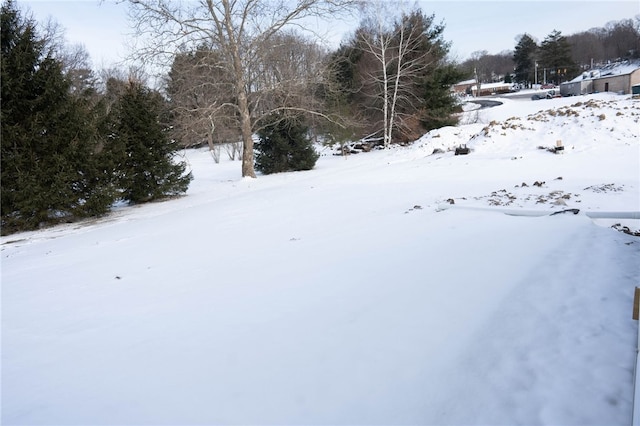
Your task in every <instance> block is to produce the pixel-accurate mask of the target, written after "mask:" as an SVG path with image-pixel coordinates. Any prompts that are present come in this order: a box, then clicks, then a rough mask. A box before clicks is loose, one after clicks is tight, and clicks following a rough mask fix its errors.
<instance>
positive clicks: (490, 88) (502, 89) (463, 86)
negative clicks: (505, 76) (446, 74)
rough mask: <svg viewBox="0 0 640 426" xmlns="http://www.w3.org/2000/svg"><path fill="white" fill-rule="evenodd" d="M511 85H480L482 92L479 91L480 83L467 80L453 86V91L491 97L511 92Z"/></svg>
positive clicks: (503, 83) (502, 83) (500, 83)
mask: <svg viewBox="0 0 640 426" xmlns="http://www.w3.org/2000/svg"><path fill="white" fill-rule="evenodd" d="M511 89H512V85H511V83H505V82H499V83H480V91H478V83H476V80H475V79H472V80H465V81H461V82H459V83H456V84H454V85H453V87H452V88H451V90H452V91H453V92H455V93H458V94H465V95H473V96H490V95H495V94H498V93H508V92H511Z"/></svg>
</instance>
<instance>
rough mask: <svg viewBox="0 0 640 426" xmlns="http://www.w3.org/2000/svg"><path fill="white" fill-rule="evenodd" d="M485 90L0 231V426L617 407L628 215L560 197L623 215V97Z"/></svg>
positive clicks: (486, 414)
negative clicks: (488, 96) (479, 99)
mask: <svg viewBox="0 0 640 426" xmlns="http://www.w3.org/2000/svg"><path fill="white" fill-rule="evenodd" d="M499 100H500V101H501V102H503V104H502V105H501V106H498V107H495V108H489V109H480V110H470V111H468V112H466V113H465V115H466V116H465V117H464V119H463V122H464V123H467V124H464V125H460V126H458V127H448V128H443V129H438V130H434V131H432V132H430V133H429V134H427V135H425V136H424V137H422V138H421V139H420V140H419V141H417V142H416V143H415V144H413V145H412V146H409V147H396V148H393V149H390V150H381V151H374V152H370V153H363V154H357V155H351V156H348V157H340V156H335V155H332V151H331V150H330V149H325V150H324V151H323V155H322V156H321V157H320V159H319V161H318V164H317V165H316V168H315V169H314V170H311V171H307V172H297V173H282V174H276V175H269V176H260V177H259V178H258V179H242V178H240V177H239V175H240V165H239V163H238V162H230V161H228V162H224V161H223V162H221V163H220V164H215V163H214V161H213V159H212V158H211V156H210V155H209V154H208V153H207V151H206V150H193V151H188V152H185V153H184V155H185V158H186V159H187V160H188V162H189V164H190V167H191V169H192V171H193V174H194V177H195V179H194V181H193V183H192V186H191V188H190V189H189V192H188V194H187V196H184V197H181V198H178V199H173V200H170V201H166V202H162V203H153V204H148V205H140V206H135V207H119V208H118V209H117V210H116V211H114V212H113V213H112V214H110V215H109V216H107V217H104V218H101V219H97V220H91V221H86V222H83V223H75V224H68V225H63V226H58V227H54V228H50V229H43V230H40V231H37V232H25V233H20V234H14V235H9V236H5V237H2V238H1V240H0V243H1V249H2V251H1V256H2V265H1V266H2V424H7V425H14V424H15V425H26V424H30V425H39V424H50V425H54V424H55V425H63V424H64V425H107V424H108V425H120V424H122V425H124V424H127V425H134V424H135V425H161V424H167V425H168V424H171V425H177V424H182V425H185V424H281V425H284V424H298V425H301V424H341V425H347V424H349V425H355V424H359V425H365V424H367V425H371V424H398V425H400V424H425V425H427V424H429V425H431V424H439V425H453V424H477V425H481V424H482V425H486V424H494V425H497V424H546V425H561V424H567V425H569V424H575V425H577V424H580V425H589V424H591V425H602V424H607V425H617V424H629V423H630V422H631V418H632V408H633V407H632V405H633V398H634V394H633V392H634V390H633V387H634V367H635V362H636V344H637V323H636V322H635V321H633V320H632V302H633V290H634V287H635V286H636V285H638V284H640V282H639V278H640V269H639V265H640V262H639V260H640V240H639V239H638V237H634V236H632V235H628V234H626V233H622V232H619V231H617V230H615V229H612V228H611V225H613V224H615V223H621V224H622V225H624V226H628V227H629V228H630V229H632V230H638V229H639V228H640V221H638V220H635V219H620V220H617V219H590V218H589V217H587V216H586V214H585V213H584V212H585V211H592V212H597V211H607V212H612V211H613V212H620V213H629V212H638V211H640V140H639V136H638V123H639V120H640V104H639V103H638V101H634V100H631V99H630V97H629V96H616V95H611V94H598V95H589V96H581V97H575V98H560V99H550V100H541V101H536V102H532V101H530V100H517V99H505V98H501V99H499ZM578 103H580V105H578ZM569 111H571V112H569ZM557 140H561V141H562V143H563V145H564V147H565V150H564V151H563V153H562V154H554V153H552V152H550V151H549V150H548V149H546V148H552V147H555V146H556V141H557ZM461 144H467V145H468V146H469V147H470V148H471V150H472V151H471V153H470V154H469V155H464V156H456V155H454V153H453V150H454V149H455V147H456V146H459V145H461ZM539 147H542V148H545V149H539ZM435 148H439V149H441V150H442V153H436V154H434V153H433V151H434V149H435ZM448 200H453V202H454V204H453V206H452V207H453V208H451V209H446V210H442V209H440V208H438V206H442V205H443V204H448V203H449V202H450V201H448ZM478 207H482V208H483V209H477V208H478ZM504 208H507V209H510V210H516V211H518V210H522V211H531V210H534V211H546V212H554V211H560V210H563V209H568V208H578V209H580V210H581V211H580V213H579V214H578V215H574V214H557V215H554V216H541V217H519V216H511V215H505V214H502V213H501V212H500V211H499V210H498V209H504Z"/></svg>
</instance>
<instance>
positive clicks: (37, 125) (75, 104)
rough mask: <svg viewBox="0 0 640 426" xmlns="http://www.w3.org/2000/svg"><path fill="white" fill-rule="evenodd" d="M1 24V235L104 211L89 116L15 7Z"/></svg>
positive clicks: (5, 9) (105, 196)
mask: <svg viewBox="0 0 640 426" xmlns="http://www.w3.org/2000/svg"><path fill="white" fill-rule="evenodd" d="M1 21H2V22H1V26H2V39H1V51H2V65H1V73H2V74H1V80H2V81H1V84H2V102H1V108H0V110H1V118H0V119H1V121H2V126H1V127H2V130H1V132H2V145H1V150H2V155H1V157H2V160H1V161H2V165H1V168H2V191H1V192H2V195H1V200H2V201H1V202H2V232H3V233H9V232H14V231H17V230H21V229H33V228H36V227H38V226H41V225H43V224H48V223H56V222H58V221H61V220H70V219H73V218H77V217H84V216H87V215H92V214H100V213H103V212H105V211H107V210H108V208H109V206H110V205H111V202H112V201H113V200H112V199H111V198H110V197H109V193H108V191H107V190H105V188H104V186H103V180H102V178H101V177H100V176H99V174H98V173H97V170H98V168H97V157H95V156H94V155H93V154H94V151H95V142H96V133H95V130H96V128H95V125H94V121H93V119H92V116H91V114H90V112H89V110H88V109H87V108H86V105H85V104H83V102H82V99H80V98H73V97H72V96H71V95H70V91H69V87H70V84H69V81H68V80H67V79H66V78H65V77H64V74H63V71H62V64H61V62H60V61H58V60H56V59H55V58H53V57H51V56H50V55H49V54H48V53H47V52H46V49H45V46H46V42H47V40H46V39H45V38H41V37H39V36H38V34H37V27H36V24H35V23H34V22H33V21H32V20H29V19H24V18H23V17H22V16H21V14H20V12H19V10H18V9H17V8H16V7H15V5H14V3H13V2H12V1H8V2H7V3H5V4H4V5H3V6H2V10H1Z"/></svg>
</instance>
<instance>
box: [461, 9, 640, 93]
mask: <svg viewBox="0 0 640 426" xmlns="http://www.w3.org/2000/svg"><path fill="white" fill-rule="evenodd" d="M516 39H517V43H516V45H515V47H514V50H513V51H506V52H501V53H498V54H489V53H488V52H487V51H478V52H473V53H472V54H471V57H470V58H469V59H467V60H465V61H463V62H462V63H461V64H460V69H461V70H463V71H464V72H465V73H466V74H467V75H469V76H474V77H477V78H478V80H479V81H480V82H482V83H490V82H497V81H506V82H511V79H513V82H514V83H520V84H522V85H524V86H530V85H531V84H534V83H536V82H538V83H543V82H546V83H555V84H559V83H560V82H562V81H567V80H570V79H572V78H574V77H575V76H576V75H577V74H578V73H579V72H580V71H583V70H588V69H591V68H592V67H594V66H597V65H599V64H604V63H607V62H616V61H623V60H637V59H640V16H637V17H635V18H634V19H623V20H621V21H614V22H609V23H608V24H606V25H605V26H604V27H599V28H592V29H590V30H588V31H583V32H579V33H576V34H572V35H568V36H564V35H563V34H562V33H561V32H560V31H557V30H554V31H552V32H551V33H550V34H549V35H547V37H545V39H544V40H542V42H540V43H539V42H538V41H536V40H535V38H534V37H533V36H531V35H530V34H527V33H525V34H521V35H519V36H517V38H516ZM536 64H537V66H536Z"/></svg>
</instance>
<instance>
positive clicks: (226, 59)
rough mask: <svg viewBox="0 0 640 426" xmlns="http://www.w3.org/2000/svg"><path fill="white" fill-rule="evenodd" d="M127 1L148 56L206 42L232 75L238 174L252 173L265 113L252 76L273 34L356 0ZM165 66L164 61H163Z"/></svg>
mask: <svg viewBox="0 0 640 426" xmlns="http://www.w3.org/2000/svg"><path fill="white" fill-rule="evenodd" d="M124 1H126V2H127V3H128V4H129V5H130V15H131V18H132V20H133V22H134V23H135V28H136V33H137V35H138V38H137V39H138V40H141V41H143V42H144V45H142V46H139V48H138V49H137V51H138V54H139V55H140V56H141V57H142V58H144V59H145V60H147V61H152V62H156V63H157V62H158V60H160V59H163V58H164V59H166V58H167V56H168V55H171V54H173V53H175V52H176V51H178V50H179V49H182V50H183V51H184V50H189V48H192V47H195V46H201V45H205V46H209V47H210V48H211V49H212V50H214V51H216V52H217V53H218V54H219V55H220V60H219V61H218V62H217V63H216V64H215V66H216V67H219V68H220V69H222V70H224V73H225V74H226V75H229V76H231V81H232V84H231V90H232V92H233V100H232V101H231V102H229V103H228V104H225V105H221V106H222V107H227V106H229V107H232V108H234V109H235V111H236V114H237V117H238V123H239V127H240V134H241V138H242V142H243V154H242V176H243V177H255V171H254V155H253V138H252V135H253V133H254V132H255V130H256V125H257V123H259V121H260V118H261V117H263V116H264V113H263V112H262V111H259V108H260V105H259V104H256V103H255V102H256V101H255V99H256V97H255V96H254V95H255V92H254V90H255V86H254V85H253V84H252V83H253V82H252V76H254V75H255V74H254V73H255V72H256V71H255V70H256V69H258V66H257V64H258V63H259V61H260V58H261V56H262V55H263V54H264V53H265V49H266V48H268V46H269V42H270V41H271V40H273V39H274V38H275V37H276V36H277V35H279V34H282V33H283V31H287V30H289V29H292V28H297V29H299V30H306V29H307V26H306V25H305V22H307V21H305V19H309V18H313V17H329V16H331V17H333V18H336V17H339V16H340V15H341V14H344V13H347V12H349V11H350V8H351V7H352V6H353V5H355V3H356V0H292V1H290V0H270V1H264V0H194V1H188V2H187V1H185V2H182V1H177V0H176V1H173V0H124ZM165 65H166V63H165Z"/></svg>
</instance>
